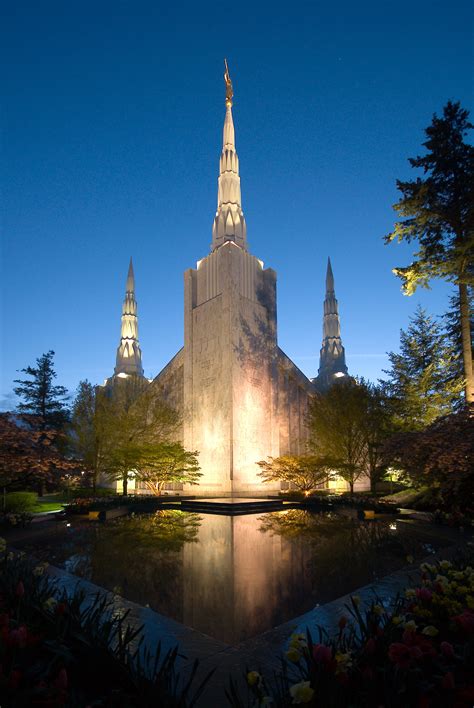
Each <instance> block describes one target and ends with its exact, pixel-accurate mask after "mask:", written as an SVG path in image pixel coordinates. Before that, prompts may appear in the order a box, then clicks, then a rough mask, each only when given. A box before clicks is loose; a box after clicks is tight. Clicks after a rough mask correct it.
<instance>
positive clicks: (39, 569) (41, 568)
mask: <svg viewBox="0 0 474 708" xmlns="http://www.w3.org/2000/svg"><path fill="white" fill-rule="evenodd" d="M48 565H49V564H48V563H39V564H38V565H37V566H36V567H35V568H33V575H36V576H37V577H39V576H40V575H43V573H44V571H45V570H46V568H47V567H48Z"/></svg>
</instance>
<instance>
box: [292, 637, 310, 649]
mask: <svg viewBox="0 0 474 708" xmlns="http://www.w3.org/2000/svg"><path fill="white" fill-rule="evenodd" d="M307 646H308V642H307V641H306V636H305V635H304V634H292V635H291V638H290V647H293V648H294V649H306V648H307Z"/></svg>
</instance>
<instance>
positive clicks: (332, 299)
mask: <svg viewBox="0 0 474 708" xmlns="http://www.w3.org/2000/svg"><path fill="white" fill-rule="evenodd" d="M343 376H347V366H346V353H345V350H344V347H343V345H342V339H341V324H340V321H339V307H338V304H337V300H336V295H335V291H334V275H333V272H332V267H331V260H330V259H329V258H328V265H327V270H326V297H325V299H324V318H323V343H322V347H321V352H320V355H319V370H318V375H317V377H316V379H314V383H315V384H316V385H317V387H318V388H319V389H320V390H324V389H327V388H329V386H331V384H333V383H334V382H335V381H337V380H338V379H340V378H342V377H343Z"/></svg>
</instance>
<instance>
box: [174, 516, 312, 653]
mask: <svg viewBox="0 0 474 708" xmlns="http://www.w3.org/2000/svg"><path fill="white" fill-rule="evenodd" d="M260 519H261V516H259V515H253V514H252V515H245V516H217V515H216V516H211V515H206V522H205V524H203V525H202V526H201V527H200V529H199V542H198V544H192V543H190V544H187V545H186V546H185V547H184V549H183V603H182V606H183V617H182V621H183V622H184V623H185V624H187V625H189V626H191V627H194V629H197V630H200V631H202V632H205V633H207V634H210V635H212V636H214V637H218V638H219V639H222V640H223V641H227V642H229V643H234V642H237V641H240V640H242V639H245V638H248V637H251V636H254V635H256V634H259V633H260V632H263V631H265V630H267V629H270V628H271V627H274V626H276V625H278V624H281V623H282V622H284V621H285V620H286V619H288V618H289V617H290V616H291V614H292V608H293V606H294V604H295V601H296V602H298V598H295V593H296V594H297V595H304V594H305V589H306V591H308V590H310V588H308V587H306V586H307V585H308V584H309V583H310V579H309V576H308V574H307V573H306V572H305V568H306V565H307V562H308V561H309V556H310V554H311V551H310V548H309V547H306V548H305V546H304V544H302V543H295V542H293V543H291V542H290V541H289V540H288V539H286V538H284V537H282V536H279V535H273V534H263V533H262V531H261V530H260V528H261V521H260ZM308 594H310V593H308Z"/></svg>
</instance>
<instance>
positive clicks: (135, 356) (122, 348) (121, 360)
mask: <svg viewBox="0 0 474 708" xmlns="http://www.w3.org/2000/svg"><path fill="white" fill-rule="evenodd" d="M114 374H115V376H120V375H121V374H125V375H133V374H135V375H137V376H143V366H142V352H141V349H140V344H139V342H138V316H137V301H136V300H135V276H134V273H133V263H132V259H131V258H130V265H129V267H128V275H127V284H126V286H125V299H124V301H123V306H122V326H121V332H120V344H119V345H118V348H117V360H116V364H115V369H114Z"/></svg>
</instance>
